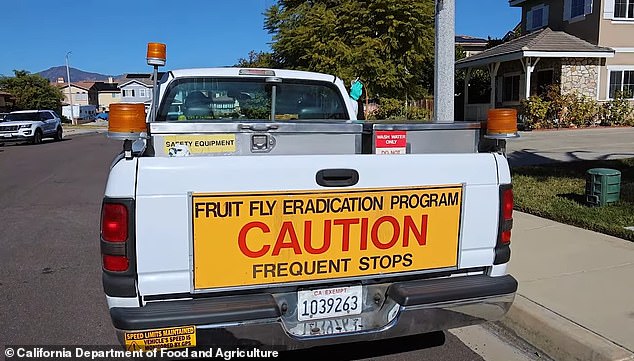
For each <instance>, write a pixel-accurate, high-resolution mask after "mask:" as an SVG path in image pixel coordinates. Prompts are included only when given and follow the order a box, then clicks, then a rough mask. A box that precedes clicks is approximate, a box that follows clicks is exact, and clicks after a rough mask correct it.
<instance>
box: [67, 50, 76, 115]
mask: <svg viewBox="0 0 634 361" xmlns="http://www.w3.org/2000/svg"><path fill="white" fill-rule="evenodd" d="M70 53H72V51H69V52H68V53H66V80H68V103H69V106H70V123H71V124H75V114H74V112H73V92H72V91H71V90H70V68H69V67H68V55H70Z"/></svg>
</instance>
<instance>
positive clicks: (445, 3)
mask: <svg viewBox="0 0 634 361" xmlns="http://www.w3.org/2000/svg"><path fill="white" fill-rule="evenodd" d="M455 5H456V4H455V0H436V43H435V48H436V49H435V50H436V56H435V64H434V65H435V67H434V72H435V76H434V97H435V100H434V123H453V122H454V78H455V70H454V69H455V67H454V63H455V61H456V48H455V42H456V38H455V34H456V29H455V13H456V6H455Z"/></svg>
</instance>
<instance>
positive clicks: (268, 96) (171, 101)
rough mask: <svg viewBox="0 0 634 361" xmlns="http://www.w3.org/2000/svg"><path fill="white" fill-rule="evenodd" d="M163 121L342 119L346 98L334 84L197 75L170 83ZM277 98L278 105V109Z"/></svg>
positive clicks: (163, 104)
mask: <svg viewBox="0 0 634 361" xmlns="http://www.w3.org/2000/svg"><path fill="white" fill-rule="evenodd" d="M166 94H167V96H165V97H163V100H162V102H161V107H160V109H159V114H158V119H157V120H159V121H161V120H162V121H179V120H187V121H213V120H222V121H227V120H271V116H272V114H273V111H274V117H275V120H277V121H280V120H328V119H332V120H343V119H350V118H349V117H348V115H347V111H346V107H345V103H344V100H343V98H342V97H341V95H340V94H339V91H338V90H337V88H336V87H335V86H334V84H331V83H327V82H308V81H297V80H288V79H284V80H282V82H276V83H272V82H267V80H266V78H255V79H244V78H192V79H177V80H175V81H174V82H172V83H170V85H169V86H168V89H167V91H166ZM273 98H275V104H274V107H273Z"/></svg>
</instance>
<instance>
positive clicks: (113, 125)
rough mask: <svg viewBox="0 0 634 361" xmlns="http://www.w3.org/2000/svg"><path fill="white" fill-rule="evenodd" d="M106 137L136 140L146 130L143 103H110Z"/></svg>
mask: <svg viewBox="0 0 634 361" xmlns="http://www.w3.org/2000/svg"><path fill="white" fill-rule="evenodd" d="M109 118H110V119H109V120H108V137H109V138H113V139H119V140H132V141H134V140H137V139H139V138H142V137H143V135H142V134H141V133H146V132H147V126H146V124H145V106H144V105H143V103H139V104H126V103H116V104H110V116H109Z"/></svg>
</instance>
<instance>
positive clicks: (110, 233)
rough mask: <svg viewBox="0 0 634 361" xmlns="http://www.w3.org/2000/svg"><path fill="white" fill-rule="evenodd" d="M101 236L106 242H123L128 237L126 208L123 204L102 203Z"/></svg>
mask: <svg viewBox="0 0 634 361" xmlns="http://www.w3.org/2000/svg"><path fill="white" fill-rule="evenodd" d="M101 237H102V238H103V240H104V241H107V242H125V241H126V240H127V239H128V209H127V208H126V207H125V206H124V205H123V204H117V203H105V204H104V205H103V210H102V212H101Z"/></svg>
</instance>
